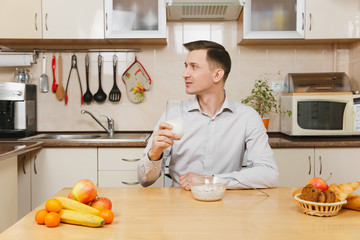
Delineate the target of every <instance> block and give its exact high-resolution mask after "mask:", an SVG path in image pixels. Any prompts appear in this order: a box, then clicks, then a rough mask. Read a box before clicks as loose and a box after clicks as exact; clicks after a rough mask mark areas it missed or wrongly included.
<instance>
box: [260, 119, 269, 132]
mask: <svg viewBox="0 0 360 240" xmlns="http://www.w3.org/2000/svg"><path fill="white" fill-rule="evenodd" d="M261 120H262V121H263V123H264V126H265V128H266V131H267V130H268V127H269V121H270V119H269V118H262V119H261Z"/></svg>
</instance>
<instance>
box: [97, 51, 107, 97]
mask: <svg viewBox="0 0 360 240" xmlns="http://www.w3.org/2000/svg"><path fill="white" fill-rule="evenodd" d="M101 65H102V57H101V55H99V57H98V66H99V89H98V91H97V92H96V93H95V95H94V100H95V101H97V102H104V101H105V100H106V97H107V95H106V93H105V92H104V91H103V90H102V87H101Z"/></svg>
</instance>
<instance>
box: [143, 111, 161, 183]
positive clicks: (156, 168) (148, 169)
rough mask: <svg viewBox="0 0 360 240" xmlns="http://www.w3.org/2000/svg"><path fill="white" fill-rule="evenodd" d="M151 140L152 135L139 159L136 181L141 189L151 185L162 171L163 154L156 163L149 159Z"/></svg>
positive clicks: (157, 125)
mask: <svg viewBox="0 0 360 240" xmlns="http://www.w3.org/2000/svg"><path fill="white" fill-rule="evenodd" d="M163 118H164V115H163V116H162V117H161V118H160V120H159V122H158V123H157V124H156V126H155V128H154V131H155V130H157V129H158V128H159V125H160V122H162V121H163ZM152 140H153V134H152V135H151V137H150V138H149V140H148V143H147V146H146V148H145V150H144V154H143V157H142V158H141V159H140V161H139V164H138V170H137V172H138V181H139V183H140V184H141V185H142V186H143V187H147V186H150V185H152V184H153V183H154V182H156V180H157V179H158V178H159V177H160V176H161V172H162V170H163V169H164V165H165V162H164V159H165V158H164V153H163V154H161V158H160V159H159V160H156V161H152V160H150V159H149V156H148V152H149V150H150V148H151V145H152ZM165 151H166V150H164V152H165Z"/></svg>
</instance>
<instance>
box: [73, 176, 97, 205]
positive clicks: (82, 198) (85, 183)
mask: <svg viewBox="0 0 360 240" xmlns="http://www.w3.org/2000/svg"><path fill="white" fill-rule="evenodd" d="M71 193H72V196H73V197H74V199H75V200H77V201H79V202H82V203H85V204H86V203H89V202H92V201H94V199H95V198H96V195H97V190H96V187H95V185H94V184H93V183H92V182H91V181H90V180H88V179H83V180H80V181H78V182H77V183H76V184H75V186H74V187H73V189H72V191H71Z"/></svg>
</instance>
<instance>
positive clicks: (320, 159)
mask: <svg viewBox="0 0 360 240" xmlns="http://www.w3.org/2000/svg"><path fill="white" fill-rule="evenodd" d="M319 161H320V171H319V175H321V173H322V158H321V156H319Z"/></svg>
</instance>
